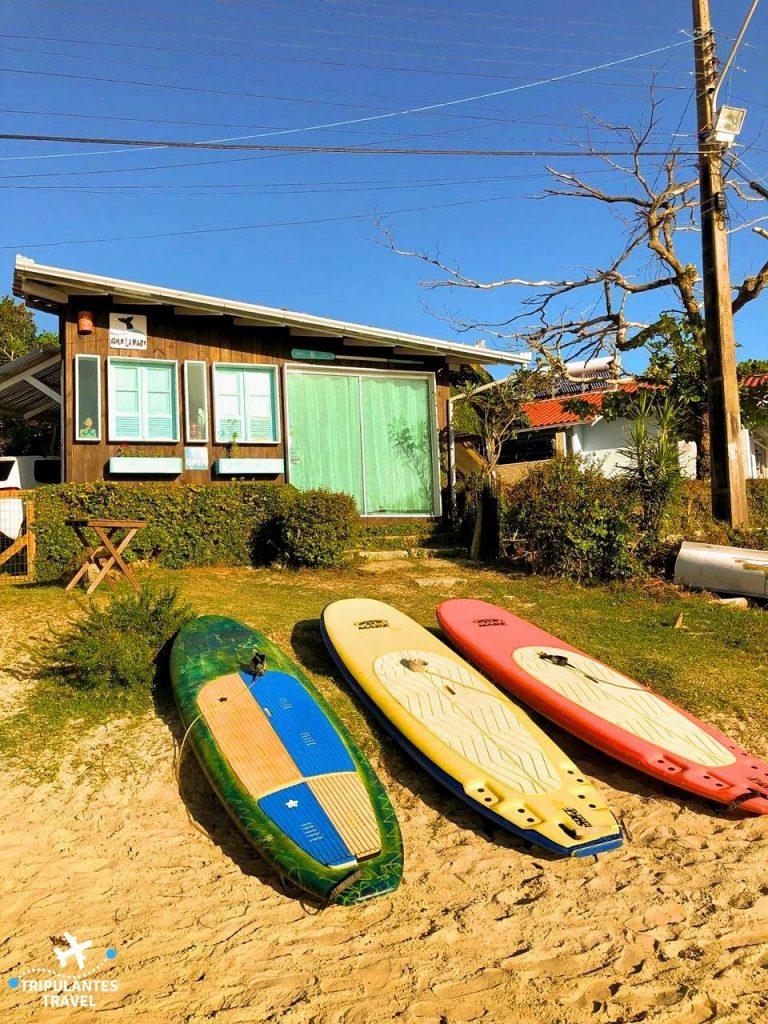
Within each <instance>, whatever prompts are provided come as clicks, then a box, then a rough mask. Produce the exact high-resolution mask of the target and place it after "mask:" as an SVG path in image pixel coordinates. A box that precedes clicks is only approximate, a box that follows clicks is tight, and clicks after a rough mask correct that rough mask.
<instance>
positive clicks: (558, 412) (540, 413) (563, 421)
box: [523, 373, 768, 430]
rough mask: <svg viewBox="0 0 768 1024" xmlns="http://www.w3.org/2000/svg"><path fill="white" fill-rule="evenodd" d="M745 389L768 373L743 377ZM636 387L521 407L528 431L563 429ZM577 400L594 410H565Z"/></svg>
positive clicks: (767, 379)
mask: <svg viewBox="0 0 768 1024" xmlns="http://www.w3.org/2000/svg"><path fill="white" fill-rule="evenodd" d="M740 383H741V384H743V385H744V386H745V387H748V388H756V387H758V386H759V385H761V384H765V383H768V373H758V374H755V375H753V376H751V377H743V378H742V379H741V381H740ZM637 388H638V385H637V383H636V382H635V381H633V380H625V381H619V382H618V383H617V384H616V385H614V386H612V387H608V388H606V389H605V390H604V391H590V392H587V393H585V394H581V395H563V396H561V397H560V398H538V399H536V401H534V402H528V403H527V404H526V405H524V406H523V408H524V409H525V414H526V416H527V417H528V419H529V420H530V423H531V425H530V427H529V428H528V429H529V430H540V429H541V428H542V427H565V426H568V425H570V424H573V423H591V422H592V421H593V420H595V419H597V417H598V416H599V415H600V413H601V411H602V408H603V398H604V397H605V396H606V395H609V394H611V392H613V391H637ZM573 399H578V400H579V401H580V402H586V403H587V404H588V405H591V406H592V407H593V409H594V410H595V411H594V413H591V414H590V415H587V416H577V415H576V414H575V413H572V412H568V410H567V409H566V408H565V404H566V403H567V402H570V401H573Z"/></svg>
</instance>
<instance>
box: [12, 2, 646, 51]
mask: <svg viewBox="0 0 768 1024" xmlns="http://www.w3.org/2000/svg"><path fill="white" fill-rule="evenodd" d="M24 6H25V7H48V8H51V7H52V8H64V9H65V10H66V13H67V15H68V16H70V17H71V12H72V9H73V7H77V6H78V5H77V4H72V3H69V2H68V3H66V4H63V3H62V4H56V3H34V0H33V2H29V0H28V2H26V3H25V4H24ZM89 6H90V5H89ZM108 10H110V8H105V7H103V6H100V7H99V11H100V13H101V12H103V11H108ZM111 10H112V11H115V12H116V13H118V14H119V15H120V17H121V19H123V18H126V17H133V18H141V17H143V16H144V15H143V12H138V11H130V10H125V9H124V8H111ZM157 13H159V14H160V20H161V21H162V20H166V21H168V20H173V21H175V20H176V16H175V15H166V16H164V15H163V14H162V10H161V11H160V12H157ZM324 13H330V12H324ZM185 20H188V21H197V22H204V23H206V24H217V25H226V26H227V27H228V28H236V29H245V30H247V29H256V30H257V31H258V32H259V35H260V41H261V42H267V43H268V44H269V40H264V32H265V30H267V31H275V32H302V33H307V34H310V35H326V36H327V35H330V36H335V37H339V36H353V37H355V38H358V39H377V40H384V41H386V42H390V41H394V42H415V43H428V44H429V45H446V46H456V47H466V48H469V47H472V48H475V49H480V48H487V47H488V46H489V45H491V46H493V47H494V48H496V49H503V50H541V51H547V50H548V47H529V46H518V45H516V44H514V43H499V42H496V41H494V42H492V43H488V42H487V41H480V42H473V41H469V40H465V39H462V40H456V39H435V38H434V37H429V38H426V39H422V38H419V37H414V36H411V35H408V36H393V35H389V34H382V33H376V32H363V31H359V30H357V31H354V30H353V31H346V30H345V29H343V28H336V27H335V28H317V27H315V26H310V25H307V24H306V21H303V22H302V24H300V25H274V24H270V23H265V22H261V23H258V24H257V23H253V22H239V21H233V20H232V19H231V18H226V19H225V18H201V17H199V16H194V15H188V16H187V17H186V18H185ZM390 20H395V21H397V22H398V23H399V18H394V19H390ZM412 20H417V19H412ZM520 20H523V21H528V22H530V21H542V22H543V21H545V20H547V19H543V18H539V19H530V18H528V19H527V18H522V19H520ZM441 23H444V22H441ZM526 31H529V30H526ZM547 34H548V35H551V31H550V32H548V33H547ZM601 38H610V37H601ZM623 38H628V37H623ZM561 52H568V51H561ZM581 52H583V53H590V52H591V53H593V54H595V53H599V52H602V51H595V50H593V51H588V50H584V51H581Z"/></svg>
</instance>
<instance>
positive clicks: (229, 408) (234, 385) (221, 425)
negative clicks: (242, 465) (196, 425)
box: [213, 366, 245, 444]
mask: <svg viewBox="0 0 768 1024" xmlns="http://www.w3.org/2000/svg"><path fill="white" fill-rule="evenodd" d="M213 381H214V388H215V396H214V397H215V407H216V441H217V442H218V443H219V444H230V443H231V442H232V441H233V440H238V441H244V440H245V429H244V424H243V396H242V378H241V374H240V371H239V370H238V369H237V368H236V367H232V368H229V367H225V366H216V367H214V375H213Z"/></svg>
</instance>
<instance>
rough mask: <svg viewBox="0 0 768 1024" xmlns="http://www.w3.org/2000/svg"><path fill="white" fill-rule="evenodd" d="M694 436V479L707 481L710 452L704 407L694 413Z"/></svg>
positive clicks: (709, 467)
mask: <svg viewBox="0 0 768 1024" xmlns="http://www.w3.org/2000/svg"><path fill="white" fill-rule="evenodd" d="M695 417H696V419H695V429H696V436H695V438H694V440H695V441H696V479H697V480H707V479H709V474H710V472H711V450H710V440H709V412H708V410H707V409H706V407H704V408H701V409H697V410H696V413H695Z"/></svg>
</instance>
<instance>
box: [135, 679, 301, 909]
mask: <svg viewBox="0 0 768 1024" xmlns="http://www.w3.org/2000/svg"><path fill="white" fill-rule="evenodd" d="M154 703H155V711H156V713H157V715H158V717H159V718H160V719H161V720H162V721H163V722H164V723H165V725H166V726H167V727H168V731H169V732H170V734H171V736H172V738H173V741H174V746H175V751H174V758H175V760H174V763H175V764H176V765H177V772H178V780H179V796H180V797H181V799H182V801H183V802H184V806H185V807H186V809H187V811H188V813H189V816H190V818H191V819H192V822H194V824H195V825H196V826H197V827H198V828H199V829H200V830H201V831H202V832H203V833H204V834H205V835H206V836H207V837H208V838H209V839H210V841H211V842H212V843H214V844H215V845H216V846H218V848H219V849H220V850H221V852H222V853H223V854H224V856H225V857H228V858H229V860H231V861H232V863H233V864H236V865H237V867H238V868H239V869H240V871H242V873H243V874H244V875H248V876H250V877H251V878H254V879H256V880H257V881H258V882H261V883H262V884H264V885H267V886H269V887H270V888H271V889H273V890H274V891H275V892H277V893H279V894H280V895H281V896H288V897H292V898H295V899H298V900H299V901H300V902H301V903H305V904H307V906H311V907H315V906H316V904H315V903H314V902H313V900H312V897H311V896H310V895H309V893H305V892H304V891H303V890H300V889H299V888H297V887H296V886H294V885H293V884H292V883H291V882H290V881H288V880H287V879H286V880H285V882H284V881H283V879H282V877H281V876H280V875H279V874H278V873H277V871H276V870H275V869H274V868H273V867H272V866H271V865H270V864H269V863H268V862H267V861H266V860H264V858H263V857H262V856H261V855H260V854H259V851H258V850H257V849H256V848H255V847H254V846H252V845H251V844H250V843H249V842H248V840H247V839H246V838H245V836H244V835H243V834H242V833H241V832H240V830H239V829H238V827H237V825H236V824H235V823H234V821H233V820H232V819H231V818H230V816H229V814H228V813H227V810H226V807H225V805H224V804H223V803H222V802H221V800H219V798H218V796H217V795H216V793H215V791H214V789H213V787H212V786H211V784H210V782H209V781H208V778H207V776H206V774H205V772H204V771H203V769H202V768H201V767H200V765H199V763H198V761H197V758H196V757H195V753H194V751H193V750H192V748H191V746H190V743H189V740H187V742H186V744H185V745H184V751H183V753H182V758H181V763H180V764H179V762H178V756H179V748H180V746H181V742H182V740H183V738H184V727H183V725H182V722H181V719H180V718H179V713H178V711H177V710H176V705H175V703H174V700H173V694H172V692H171V683H170V675H169V673H168V672H167V671H162V672H160V673H158V682H157V684H156V685H155V690H154Z"/></svg>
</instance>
